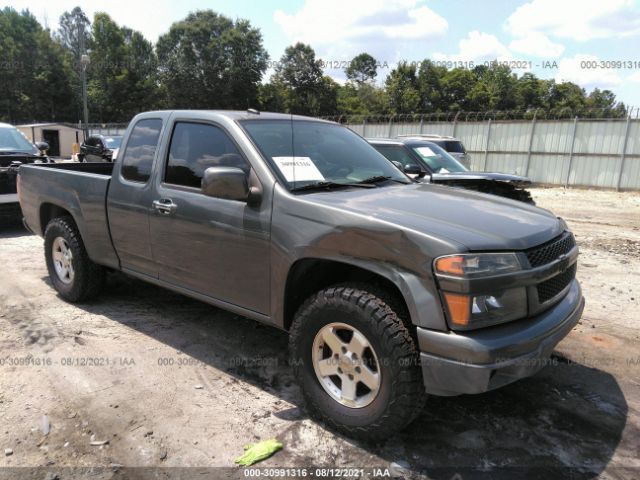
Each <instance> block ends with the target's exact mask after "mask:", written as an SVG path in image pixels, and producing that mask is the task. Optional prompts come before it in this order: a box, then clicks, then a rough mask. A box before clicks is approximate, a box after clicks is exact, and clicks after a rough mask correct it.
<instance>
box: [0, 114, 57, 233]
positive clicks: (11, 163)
mask: <svg viewBox="0 0 640 480" xmlns="http://www.w3.org/2000/svg"><path fill="white" fill-rule="evenodd" d="M48 148H49V145H47V144H46V143H45V142H38V143H36V144H33V143H31V142H30V141H29V140H28V139H27V137H25V136H24V135H23V134H22V132H20V131H19V130H18V129H17V128H15V127H14V126H12V125H9V124H7V123H0V220H4V219H6V218H13V217H18V216H19V212H20V206H19V204H18V195H17V191H16V175H17V173H18V167H19V166H20V165H23V164H29V163H40V162H48V161H49V158H48V157H47V156H46V155H45V152H46V150H47V149H48Z"/></svg>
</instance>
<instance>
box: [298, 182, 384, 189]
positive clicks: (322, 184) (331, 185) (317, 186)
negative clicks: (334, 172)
mask: <svg viewBox="0 0 640 480" xmlns="http://www.w3.org/2000/svg"><path fill="white" fill-rule="evenodd" d="M335 187H359V188H375V185H370V184H366V183H365V184H363V183H360V182H358V183H338V182H326V181H325V182H314V183H308V184H306V185H302V186H301V187H294V188H292V189H291V191H292V192H301V191H303V190H318V189H323V188H324V189H330V188H335Z"/></svg>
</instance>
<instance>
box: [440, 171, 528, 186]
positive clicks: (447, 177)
mask: <svg viewBox="0 0 640 480" xmlns="http://www.w3.org/2000/svg"><path fill="white" fill-rule="evenodd" d="M431 180H432V181H433V182H437V183H446V182H459V181H474V180H491V181H494V182H505V183H511V184H513V185H517V186H522V187H526V186H528V185H531V180H529V179H528V178H527V177H522V176H520V175H511V174H508V173H495V172H455V173H454V172H451V173H434V174H432V175H431Z"/></svg>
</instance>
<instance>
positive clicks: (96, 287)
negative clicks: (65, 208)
mask: <svg viewBox="0 0 640 480" xmlns="http://www.w3.org/2000/svg"><path fill="white" fill-rule="evenodd" d="M44 251H45V260H46V263H47V270H48V271H49V277H50V278H51V283H53V287H54V288H55V289H56V290H57V291H58V293H59V294H60V296H61V297H62V298H64V299H65V300H68V301H70V302H81V301H83V300H88V299H90V298H92V297H95V296H96V295H97V294H98V293H100V290H101V289H102V286H103V284H104V277H105V271H104V268H103V267H101V266H100V265H97V264H95V263H94V262H92V261H91V260H90V259H89V256H88V255H87V251H86V250H85V248H84V244H83V243H82V238H81V237H80V232H78V227H77V226H76V224H75V222H74V221H73V219H72V218H71V217H60V218H55V219H53V220H51V221H50V222H49V224H48V225H47V228H46V230H45V234H44Z"/></svg>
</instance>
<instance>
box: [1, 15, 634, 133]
mask: <svg viewBox="0 0 640 480" xmlns="http://www.w3.org/2000/svg"><path fill="white" fill-rule="evenodd" d="M0 51H2V58H1V59H0V92H1V94H0V120H2V121H8V122H11V123H21V122H31V121H66V122H77V121H79V120H80V119H82V108H83V106H82V81H81V75H82V73H81V72H82V70H83V68H86V75H87V98H88V107H89V112H90V113H89V121H90V122H96V123H104V122H127V121H128V120H129V119H130V118H131V117H132V116H134V115H135V114H136V113H138V112H141V111H145V110H152V109H162V108H169V109H172V108H190V109H246V108H257V109H260V110H269V111H276V112H291V113H296V114H304V115H313V116H329V115H369V116H372V115H391V114H396V115H397V114H414V113H433V112H453V111H479V112H483V111H505V110H517V111H522V112H532V111H534V110H536V109H540V110H543V111H545V112H547V113H551V114H552V115H555V116H562V115H566V114H567V113H568V114H570V115H576V114H579V115H581V116H594V115H598V116H605V117H622V116H625V115H626V112H627V110H626V107H625V105H624V104H623V103H622V102H618V101H617V100H616V97H615V94H614V93H613V92H611V91H609V90H600V89H595V90H593V91H592V92H590V93H588V94H587V92H586V91H585V90H584V89H583V88H582V87H580V86H579V85H576V84H575V83H571V82H556V81H555V80H544V79H540V78H537V77H536V75H534V74H532V73H525V74H523V75H520V76H518V75H516V74H515V73H513V72H512V71H511V70H510V68H509V67H507V66H504V65H499V64H496V65H490V66H485V65H480V66H476V67H475V68H473V69H464V68H453V69H447V68H446V67H444V66H441V65H438V64H436V63H434V62H432V61H430V60H424V61H422V62H417V63H408V62H400V63H399V64H398V65H397V66H396V68H394V69H393V70H391V71H390V72H389V75H388V76H387V77H386V79H385V80H384V82H383V83H382V84H379V83H378V82H377V79H378V76H379V65H380V63H379V62H378V60H376V59H375V58H374V57H372V56H371V55H369V54H368V53H361V54H359V55H357V56H356V57H355V58H353V59H352V60H351V61H350V62H348V65H347V66H346V68H345V69H344V74H345V76H346V82H344V84H339V83H337V82H336V81H335V80H333V79H332V78H331V77H330V76H328V75H326V74H325V71H324V69H323V66H324V63H323V61H322V60H321V59H319V58H317V57H316V53H315V52H314V50H313V48H311V46H309V45H305V44H302V43H297V44H295V45H291V46H289V47H287V48H286V49H285V52H284V54H283V55H282V57H281V58H280V59H279V61H277V62H275V63H274V65H275V66H274V69H273V74H272V75H271V76H270V78H268V79H266V78H265V75H266V73H267V71H268V68H269V60H270V59H269V54H268V53H267V51H266V50H265V48H264V46H263V41H262V34H261V32H260V30H259V29H258V28H256V27H253V26H252V25H251V24H250V22H248V21H247V20H242V19H239V20H235V21H234V20H232V19H230V18H227V17H225V16H224V15H220V14H218V13H215V12H213V11H211V10H205V11H197V12H195V13H191V14H189V15H188V16H187V17H186V18H184V19H183V20H180V21H178V22H175V23H173V24H172V25H171V27H170V28H169V31H168V32H167V33H165V34H164V35H162V36H160V38H159V39H158V41H157V43H156V44H155V45H154V44H153V43H151V42H150V41H149V40H147V39H145V38H144V36H143V35H142V34H141V33H140V32H138V31H135V30H132V29H130V28H127V27H126V26H120V25H118V24H117V23H116V22H114V21H113V19H112V18H111V17H110V16H109V15H108V14H106V13H96V14H95V16H94V18H93V21H90V20H89V18H88V17H87V16H86V15H85V13H84V12H83V11H82V9H81V8H80V7H76V8H74V9H73V10H72V11H70V12H65V13H64V14H63V15H62V16H61V17H60V21H59V24H58V27H57V28H56V29H55V30H50V29H45V28H43V27H42V26H41V25H40V24H39V23H38V21H37V20H36V18H35V17H34V16H33V15H32V14H31V13H30V12H29V11H26V10H25V11H21V12H18V11H16V10H14V9H12V8H9V7H6V8H4V9H2V10H0ZM83 54H87V55H88V63H86V62H83ZM85 60H86V59H85Z"/></svg>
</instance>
